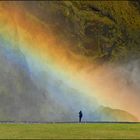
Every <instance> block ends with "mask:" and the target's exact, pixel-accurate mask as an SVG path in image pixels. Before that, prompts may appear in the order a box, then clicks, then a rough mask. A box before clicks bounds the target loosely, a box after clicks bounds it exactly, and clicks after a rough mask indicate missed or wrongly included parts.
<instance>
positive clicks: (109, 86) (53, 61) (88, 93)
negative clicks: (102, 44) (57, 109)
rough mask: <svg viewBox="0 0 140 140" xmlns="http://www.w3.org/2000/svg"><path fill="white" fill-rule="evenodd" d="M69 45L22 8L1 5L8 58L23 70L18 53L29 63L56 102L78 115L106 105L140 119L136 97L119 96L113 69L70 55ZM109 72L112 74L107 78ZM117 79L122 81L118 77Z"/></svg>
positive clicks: (0, 35) (0, 40) (0, 36)
mask: <svg viewBox="0 0 140 140" xmlns="http://www.w3.org/2000/svg"><path fill="white" fill-rule="evenodd" d="M9 13H10V14H9ZM70 45H71V44H68V43H67V42H65V41H60V40H59V35H58V34H55V32H54V31H52V30H51V28H50V27H49V25H48V24H47V23H43V22H42V21H41V20H39V19H38V18H37V17H36V16H34V15H32V14H30V13H29V12H28V11H26V9H24V7H23V6H22V5H21V6H19V5H18V6H17V4H15V3H13V4H12V3H10V4H4V3H0V46H3V48H5V49H6V51H5V55H6V56H7V57H9V61H14V62H15V61H16V63H18V64H19V65H20V66H21V67H22V68H23V69H24V68H25V67H24V64H22V62H20V61H17V59H16V57H14V55H16V50H17V49H19V50H20V51H21V52H22V53H23V54H24V56H25V58H26V61H27V63H28V66H29V70H30V73H29V75H30V76H32V78H33V80H34V82H35V83H36V85H38V86H40V87H42V88H44V89H46V90H47V91H49V93H50V94H51V96H52V98H53V99H54V100H55V101H57V102H61V104H62V106H65V107H66V106H68V107H69V108H72V109H73V110H74V109H75V111H79V110H80V109H82V110H84V111H85V112H86V110H89V111H94V110H96V109H97V108H98V107H99V106H100V105H104V106H109V107H111V108H118V109H122V110H125V111H128V112H130V113H132V114H134V115H135V116H137V117H138V118H139V116H140V111H139V112H138V110H137V108H136V107H137V106H138V105H139V99H138V98H137V95H135V94H131V92H132V91H131V90H123V94H118V92H120V90H119V89H118V87H119V85H118V84H117V82H116V81H115V80H114V77H113V74H114V73H113V72H111V71H112V69H111V68H108V67H107V66H102V67H98V68H97V66H96V65H95V64H93V63H92V62H91V61H90V60H89V59H88V58H86V57H85V56H81V55H78V54H75V53H73V52H72V51H70V49H69V48H70ZM42 71H43V72H44V73H45V74H46V75H47V76H46V77H47V78H46V79H47V81H46V79H45V77H44V78H40V73H41V72H42ZM107 71H108V72H110V74H106V72H107ZM101 75H102V77H101ZM116 75H117V74H116ZM116 77H117V78H118V79H119V75H117V76H116ZM48 79H49V81H48ZM44 83H46V84H47V85H46V86H45V85H44ZM54 83H55V84H56V83H57V84H56V85H57V86H56V85H55V86H54ZM71 89H74V90H71ZM69 90H70V91H69ZM74 91H75V92H74ZM38 94H39V93H38ZM132 99H133V100H132ZM130 103H131V105H130ZM126 119H127V118H126Z"/></svg>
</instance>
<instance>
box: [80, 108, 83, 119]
mask: <svg viewBox="0 0 140 140" xmlns="http://www.w3.org/2000/svg"><path fill="white" fill-rule="evenodd" d="M82 117H83V113H82V111H81V110H80V112H79V122H81V120H82Z"/></svg>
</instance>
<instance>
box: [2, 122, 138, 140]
mask: <svg viewBox="0 0 140 140" xmlns="http://www.w3.org/2000/svg"><path fill="white" fill-rule="evenodd" d="M0 138H1V139H31V138H32V139H114V138H116V139H137V138H139V139H140V124H110V123H109V124H107V123H103V124H98V123H95V124H89V123H87V124H86V123H82V124H77V123H75V124H72V123H66V124H65V123H64V124H61V123H60V124H59V123H58V124H0Z"/></svg>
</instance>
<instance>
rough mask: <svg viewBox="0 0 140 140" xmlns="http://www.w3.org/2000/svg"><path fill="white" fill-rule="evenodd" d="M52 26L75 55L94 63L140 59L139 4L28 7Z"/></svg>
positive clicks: (37, 4)
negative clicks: (83, 56) (69, 44)
mask: <svg viewBox="0 0 140 140" xmlns="http://www.w3.org/2000/svg"><path fill="white" fill-rule="evenodd" d="M25 5H26V8H27V9H28V10H29V11H30V12H31V13H33V14H34V15H36V16H38V17H39V18H40V19H41V20H42V21H43V22H47V23H49V22H50V25H51V26H52V27H53V28H52V29H54V30H55V31H56V30H57V31H58V33H59V36H60V39H66V40H67V41H70V42H71V43H73V44H74V45H73V47H71V48H70V49H72V51H74V52H75V53H78V54H81V55H85V56H87V57H89V59H93V61H97V60H99V61H110V62H122V61H127V60H129V59H132V58H134V59H136V58H139V57H140V47H139V45H140V3H139V2H138V1H40V2H30V3H25ZM44 13H45V14H44Z"/></svg>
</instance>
